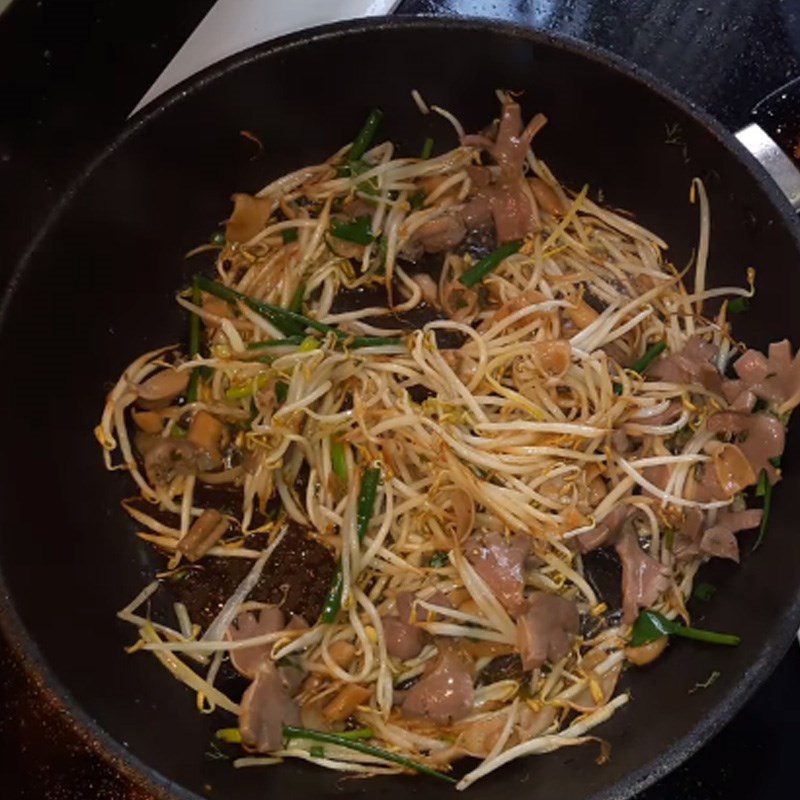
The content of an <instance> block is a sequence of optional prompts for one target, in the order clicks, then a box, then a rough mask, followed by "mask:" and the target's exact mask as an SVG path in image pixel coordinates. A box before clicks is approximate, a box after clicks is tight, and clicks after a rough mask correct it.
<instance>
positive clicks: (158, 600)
mask: <svg viewBox="0 0 800 800" xmlns="http://www.w3.org/2000/svg"><path fill="white" fill-rule="evenodd" d="M499 96H500V100H501V109H500V116H499V120H497V121H495V122H494V123H492V124H491V125H490V126H489V127H488V128H487V129H486V130H484V131H483V132H481V133H479V134H477V135H467V134H465V133H464V131H463V130H462V128H461V125H460V123H459V121H458V120H457V119H456V118H455V117H454V116H453V115H451V114H450V113H449V112H447V111H445V110H443V109H439V108H436V107H431V108H428V106H427V105H426V104H425V103H424V101H423V100H422V98H421V97H420V96H419V94H417V93H414V97H415V100H416V102H417V103H418V105H419V106H420V108H421V110H423V111H424V112H426V113H438V114H441V115H442V116H444V117H446V118H447V119H448V120H449V121H450V122H451V123H452V125H453V127H454V128H455V130H456V135H457V146H456V147H455V148H454V149H450V150H447V151H446V152H441V153H439V154H436V155H435V154H434V149H435V148H434V145H433V142H432V141H430V140H426V141H425V142H424V144H423V143H422V142H420V145H421V151H417V152H414V153H409V152H397V151H396V150H395V147H394V145H393V144H392V143H391V142H389V141H385V142H381V143H378V142H379V139H378V137H377V135H376V134H377V131H378V128H379V126H380V123H381V116H382V115H381V114H380V112H378V111H375V112H373V113H372V114H370V116H369V118H368V120H367V122H366V124H365V125H364V127H363V129H362V130H361V132H360V133H359V134H358V136H357V137H356V139H355V140H354V141H353V142H352V143H351V144H349V145H347V146H344V147H342V148H341V149H340V150H339V151H338V152H336V153H334V154H333V155H332V156H331V157H330V158H329V159H327V160H326V161H324V162H323V163H320V164H314V165H311V166H306V167H301V168H299V169H298V170H296V171H295V172H292V173H290V174H288V175H284V176H282V177H280V178H278V179H277V180H275V181H273V182H272V183H270V184H269V185H267V186H265V187H264V188H263V189H262V190H260V191H259V192H257V193H256V194H255V195H250V194H236V195H234V197H233V203H234V206H233V211H232V213H231V216H230V219H229V220H228V222H227V225H226V227H225V232H224V234H220V235H218V236H216V237H215V238H214V240H213V241H212V242H211V243H209V244H207V245H205V246H202V247H200V248H198V250H197V251H196V252H195V253H193V255H194V256H195V257H197V258H199V259H202V258H206V259H207V260H208V261H210V259H208V255H209V253H210V254H211V255H213V267H212V266H211V265H210V264H209V265H208V267H207V268H206V269H201V271H200V272H199V273H198V274H197V276H196V277H195V278H194V281H193V283H192V286H191V287H190V288H188V289H185V290H183V291H181V292H180V293H179V294H178V296H177V302H178V303H179V304H180V306H181V307H182V308H183V309H185V310H186V311H188V314H189V332H188V337H187V342H186V343H185V344H183V345H174V344H166V345H165V346H164V347H161V348H159V349H157V350H155V351H152V352H148V353H145V354H143V355H141V356H140V357H138V358H137V359H136V360H135V361H133V363H131V364H130V366H128V367H127V369H125V371H124V373H123V375H122V376H121V378H120V379H119V381H118V382H117V384H116V385H115V387H114V388H113V390H112V391H111V392H110V394H109V395H108V399H107V402H106V405H105V409H104V411H103V415H102V420H101V422H100V424H99V425H98V427H97V429H96V435H97V438H98V440H99V442H100V444H101V445H102V448H103V455H104V458H105V462H106V465H107V467H108V468H109V469H120V470H125V471H127V472H128V473H129V474H130V477H131V478H132V479H133V480H134V481H135V482H136V484H137V488H138V491H139V495H138V496H137V497H135V498H131V499H130V500H128V501H126V502H125V504H124V505H125V509H126V510H127V511H128V513H129V514H130V515H131V517H132V518H133V519H134V520H135V521H136V523H137V524H138V525H139V526H140V532H139V534H138V535H139V536H140V537H141V538H142V539H144V540H145V541H147V542H150V543H152V544H153V545H154V546H155V547H156V548H157V549H158V550H159V551H161V552H163V553H164V554H165V555H166V557H167V562H166V563H165V564H164V566H163V570H162V571H161V572H159V573H158V574H157V575H156V576H155V577H154V580H153V582H152V583H150V584H149V585H147V586H146V587H145V588H144V590H143V591H142V592H141V594H139V595H138V596H137V597H136V598H135V599H134V600H133V601H132V602H131V604H130V605H129V606H127V607H126V608H125V609H123V610H122V611H121V612H120V614H119V616H120V618H121V619H123V620H125V621H127V622H129V623H132V624H133V625H135V626H136V628H137V629H138V639H137V641H136V642H135V644H134V645H133V646H132V648H131V649H132V650H134V651H149V653H150V654H151V655H152V656H155V657H156V658H157V659H158V660H159V661H160V662H161V663H162V664H163V665H164V666H165V667H166V669H168V670H169V671H170V672H171V673H172V674H173V675H174V676H175V677H176V678H177V679H178V680H179V681H181V682H183V683H185V684H186V685H188V686H189V687H190V688H191V689H193V690H194V691H195V692H196V694H197V705H198V708H199V710H200V711H202V712H206V713H219V714H228V715H229V721H222V722H221V723H220V725H219V726H218V727H219V728H220V730H219V731H218V734H217V739H218V740H219V742H225V743H228V744H231V743H232V744H233V745H235V746H236V747H241V750H242V752H240V753H239V757H238V758H237V759H236V761H235V763H236V765H237V766H246V765H255V764H264V765H267V764H275V763H279V762H280V761H281V760H283V759H287V758H300V759H304V760H307V761H311V762H313V763H315V764H317V765H319V766H322V767H327V768H329V769H333V770H339V771H342V772H347V773H360V774H364V775H379V774H387V773H395V772H406V771H416V772H422V773H426V774H427V775H429V776H431V777H435V778H440V779H442V780H446V781H451V782H455V781H456V779H454V778H453V777H452V773H453V772H454V771H455V770H454V766H453V765H454V764H455V762H457V761H459V760H460V759H463V758H464V757H470V758H472V759H478V761H477V763H476V762H475V761H471V762H470V761H465V762H464V764H466V765H467V769H466V771H465V770H464V769H462V766H461V765H459V766H458V774H459V775H460V776H461V777H460V778H458V779H457V786H458V788H466V787H467V786H469V785H470V784H471V783H473V782H474V781H476V780H478V779H479V778H481V777H483V776H484V775H487V774H488V773H490V772H492V771H493V770H495V769H497V768H498V767H500V766H502V765H503V764H505V763H507V762H509V761H511V760H514V759H517V758H520V757H522V756H527V755H530V754H537V753H545V752H549V751H552V750H554V749H557V748H560V747H566V746H571V745H576V744H581V743H586V742H589V741H596V739H595V736H594V735H593V734H592V735H589V732H590V731H592V730H593V729H594V728H596V727H597V726H598V725H599V724H600V723H602V722H603V721H605V720H607V719H609V718H610V717H611V716H612V715H613V714H614V713H615V712H616V711H617V710H618V709H620V708H621V707H622V706H623V705H624V704H625V703H626V702H628V700H629V697H628V694H627V693H626V692H625V691H621V690H619V688H618V682H619V678H620V673H621V672H622V670H623V667H624V666H625V664H626V663H632V664H634V665H643V664H647V663H649V662H652V661H654V660H655V659H657V658H658V657H659V655H660V654H661V653H663V652H664V650H665V648H666V647H667V646H668V641H669V637H670V636H676V635H677V636H681V637H689V638H694V639H699V640H702V641H706V642H708V643H709V645H714V644H717V645H735V644H736V643H737V641H738V639H737V638H736V636H735V632H726V633H718V632H715V631H706V630H698V629H697V628H695V627H693V626H692V620H691V619H690V616H689V613H688V611H687V607H686V604H687V600H688V598H689V597H690V595H691V593H692V589H693V583H694V579H695V575H696V573H697V570H698V568H699V567H700V565H701V564H703V562H705V561H706V560H708V559H711V558H722V559H732V560H734V561H738V559H739V553H740V548H741V547H746V548H747V549H750V548H752V547H753V546H754V545H755V544H756V543H757V541H760V539H761V538H763V536H764V533H765V530H766V526H767V522H768V516H769V508H770V503H771V496H772V490H773V486H774V485H775V484H776V483H777V482H778V481H779V480H780V458H781V454H782V452H783V449H784V441H785V432H786V424H787V421H788V417H789V414H790V412H791V411H792V409H793V408H794V407H795V405H796V404H797V402H798V400H800V360H799V359H798V358H797V357H793V355H792V352H791V347H790V344H789V342H787V341H782V342H778V343H776V344H772V345H771V346H770V347H769V350H768V352H767V354H766V355H765V354H763V353H761V352H759V351H757V350H754V349H748V348H747V347H746V346H745V345H744V344H742V343H741V342H738V341H737V340H736V339H734V338H733V334H732V331H731V325H730V318H731V315H732V314H734V313H736V312H741V311H742V310H743V309H744V308H745V306H746V304H747V302H748V298H750V297H752V295H753V293H754V280H755V273H754V272H753V271H752V270H751V271H750V272H749V274H747V275H743V276H742V284H743V285H742V286H727V287H721V288H709V286H708V283H709V281H708V277H709V276H711V275H713V269H710V268H709V266H710V265H708V250H709V236H710V231H711V223H710V211H709V204H708V200H707V197H706V193H705V189H704V187H703V185H702V183H701V182H700V181H697V180H696V181H694V182H693V185H692V186H691V200H692V201H693V202H695V203H696V204H697V205H698V207H699V212H700V226H699V227H700V234H699V243H698V246H697V251H696V255H695V257H694V259H693V263H692V264H691V265H690V267H687V268H685V269H681V268H679V267H677V266H676V265H674V264H672V263H670V261H669V260H668V258H667V245H666V243H665V242H663V241H662V240H661V239H660V238H659V237H658V236H657V235H656V234H654V233H652V232H650V231H649V230H646V229H645V228H643V227H642V226H641V225H639V224H637V222H635V221H634V219H633V218H632V217H631V216H630V215H629V214H627V213H622V212H617V211H612V210H610V209H609V208H605V207H603V206H602V205H600V204H599V203H597V202H595V201H593V200H592V199H590V195H589V190H588V187H584V188H583V189H582V190H580V191H577V192H573V191H569V190H568V189H567V188H565V187H564V186H562V185H561V184H560V183H559V181H558V180H557V178H556V177H555V176H554V174H553V173H552V172H551V171H550V170H549V169H548V167H547V166H546V164H545V163H544V162H543V161H541V160H540V159H538V158H537V157H536V155H535V154H534V151H533V150H532V149H531V143H532V140H533V139H534V137H535V136H536V134H537V133H538V132H539V130H540V129H541V128H542V127H543V126H544V125H545V122H546V120H545V117H544V116H543V115H541V114H538V115H536V116H535V117H533V119H532V120H531V121H530V122H529V123H528V124H527V125H525V124H524V122H523V117H522V111H521V108H520V105H519V104H518V103H517V101H516V100H515V99H513V98H512V97H510V96H508V95H505V94H503V93H499ZM678 211H679V212H680V210H678ZM681 213H682V212H681ZM687 213H688V206H687ZM599 550H602V551H604V552H605V553H606V554H607V557H608V559H610V560H612V561H614V562H615V563H617V564H618V565H619V567H620V569H621V578H620V581H619V591H618V592H617V593H614V592H609V593H607V594H606V595H604V596H603V595H601V594H599V592H598V589H597V588H596V585H595V584H594V583H593V581H592V578H591V570H590V569H589V566H588V565H589V563H590V562H591V560H592V558H595V557H596V551H599ZM137 657H141V656H137ZM176 702H178V700H177V699H176ZM603 752H604V753H605V750H604V751H603Z"/></svg>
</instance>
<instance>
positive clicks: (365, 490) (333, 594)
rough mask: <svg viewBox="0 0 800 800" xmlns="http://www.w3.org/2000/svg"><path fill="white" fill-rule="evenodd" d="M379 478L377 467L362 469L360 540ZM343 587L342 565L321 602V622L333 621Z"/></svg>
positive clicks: (358, 529) (365, 526)
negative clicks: (323, 600)
mask: <svg viewBox="0 0 800 800" xmlns="http://www.w3.org/2000/svg"><path fill="white" fill-rule="evenodd" d="M380 480H381V471H380V469H379V468H378V467H370V468H369V469H366V470H364V475H363V476H362V478H361V489H360V490H359V493H358V505H357V507H356V529H357V532H358V540H359V541H362V540H363V538H364V535H365V534H366V532H367V528H369V521H370V519H371V518H372V511H373V508H374V506H375V496H376V494H377V492H378V484H379V483H380ZM343 589H344V577H343V576H342V565H341V564H339V568H338V569H337V570H336V575H335V576H334V579H333V585H332V586H331V588H330V590H329V591H328V595H327V597H326V598H325V602H324V603H323V604H322V614H321V615H320V619H321V620H322V621H323V622H335V621H336V617H337V616H338V615H339V611H340V609H341V607H342V590H343Z"/></svg>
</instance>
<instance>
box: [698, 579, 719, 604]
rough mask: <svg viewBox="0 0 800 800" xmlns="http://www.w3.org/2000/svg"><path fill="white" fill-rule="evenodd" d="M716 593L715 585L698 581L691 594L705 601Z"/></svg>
mask: <svg viewBox="0 0 800 800" xmlns="http://www.w3.org/2000/svg"><path fill="white" fill-rule="evenodd" d="M716 593H717V587H716V586H714V584H713V583H698V584H697V586H695V587H694V591H693V592H692V596H693V597H695V598H697V599H698V600H700V601H702V602H703V603H707V602H708V601H709V600H710V599H711V598H712V597H713V596H714V595H715V594H716Z"/></svg>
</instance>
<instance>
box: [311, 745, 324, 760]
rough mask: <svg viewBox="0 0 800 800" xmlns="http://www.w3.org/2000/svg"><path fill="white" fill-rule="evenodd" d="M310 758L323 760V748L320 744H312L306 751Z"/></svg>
mask: <svg viewBox="0 0 800 800" xmlns="http://www.w3.org/2000/svg"><path fill="white" fill-rule="evenodd" d="M308 754H309V755H310V756H311V757H312V758H325V748H324V747H323V746H322V745H321V744H314V745H311V747H310V748H309V750H308Z"/></svg>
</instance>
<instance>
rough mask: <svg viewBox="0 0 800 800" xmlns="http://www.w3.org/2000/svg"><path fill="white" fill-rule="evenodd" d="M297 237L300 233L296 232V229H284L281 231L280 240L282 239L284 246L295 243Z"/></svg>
mask: <svg viewBox="0 0 800 800" xmlns="http://www.w3.org/2000/svg"><path fill="white" fill-rule="evenodd" d="M299 236H300V232H299V231H298V230H297V228H284V229H283V230H282V231H281V239H283V243H284V244H291V243H292V242H296V241H297V239H298V237H299Z"/></svg>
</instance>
